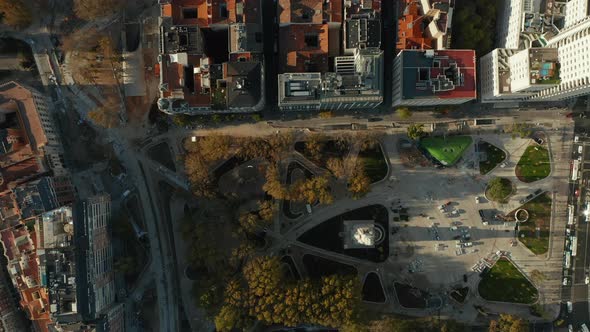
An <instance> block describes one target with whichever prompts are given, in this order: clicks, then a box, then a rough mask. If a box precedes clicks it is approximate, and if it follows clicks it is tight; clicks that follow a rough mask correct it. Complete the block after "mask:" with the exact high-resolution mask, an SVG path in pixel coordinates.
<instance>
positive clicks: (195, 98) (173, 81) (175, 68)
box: [161, 55, 211, 106]
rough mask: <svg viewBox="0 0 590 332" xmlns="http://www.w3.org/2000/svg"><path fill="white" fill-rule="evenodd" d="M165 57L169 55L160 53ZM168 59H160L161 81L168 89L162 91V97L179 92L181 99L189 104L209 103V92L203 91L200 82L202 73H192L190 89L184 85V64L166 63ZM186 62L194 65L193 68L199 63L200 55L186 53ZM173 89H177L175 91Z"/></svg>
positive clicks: (203, 104)
mask: <svg viewBox="0 0 590 332" xmlns="http://www.w3.org/2000/svg"><path fill="white" fill-rule="evenodd" d="M162 56H163V57H165V58H169V57H170V56H169V55H162ZM167 62H169V61H168V60H166V59H164V60H163V61H162V64H161V65H162V67H163V69H164V70H163V71H162V74H163V77H162V82H166V83H168V91H167V92H164V93H163V95H164V97H171V96H173V95H174V94H177V93H181V94H182V95H183V97H182V98H183V99H184V100H185V101H187V102H188V103H189V105H191V106H207V105H209V104H211V93H210V92H205V90H204V89H203V86H202V85H203V84H202V80H203V77H202V74H201V73H194V74H193V78H194V89H193V90H192V91H191V90H189V89H187V88H186V87H185V85H184V82H185V69H184V65H182V64H180V63H167ZM188 63H191V64H193V65H194V67H195V68H197V67H199V66H200V64H201V57H199V56H195V55H188ZM174 90H177V92H175V91H174Z"/></svg>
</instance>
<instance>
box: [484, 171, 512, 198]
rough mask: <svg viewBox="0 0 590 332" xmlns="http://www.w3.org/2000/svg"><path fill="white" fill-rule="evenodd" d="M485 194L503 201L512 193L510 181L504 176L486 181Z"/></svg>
mask: <svg viewBox="0 0 590 332" xmlns="http://www.w3.org/2000/svg"><path fill="white" fill-rule="evenodd" d="M486 193H487V196H488V197H489V198H490V199H491V200H493V201H497V202H504V201H505V200H506V198H507V197H508V196H509V195H510V194H511V193H512V182H510V180H508V179H506V178H501V177H495V178H493V179H491V180H490V181H489V182H488V187H487V190H486Z"/></svg>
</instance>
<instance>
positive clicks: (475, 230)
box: [389, 134, 552, 289]
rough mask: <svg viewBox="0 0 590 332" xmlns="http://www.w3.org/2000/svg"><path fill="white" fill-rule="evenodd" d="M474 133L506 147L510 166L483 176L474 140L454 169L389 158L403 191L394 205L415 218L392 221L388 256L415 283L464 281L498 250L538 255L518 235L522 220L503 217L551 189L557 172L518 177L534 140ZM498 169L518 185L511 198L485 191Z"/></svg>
mask: <svg viewBox="0 0 590 332" xmlns="http://www.w3.org/2000/svg"><path fill="white" fill-rule="evenodd" d="M472 137H473V139H474V142H477V141H478V140H479V139H483V140H485V141H487V142H489V143H491V144H494V145H495V146H497V147H500V148H502V149H503V150H504V151H505V152H506V153H507V160H506V162H505V163H504V165H502V166H498V167H496V168H495V169H494V170H493V171H491V172H490V173H488V174H487V175H483V176H482V175H480V173H479V170H478V169H477V158H478V155H477V154H476V152H475V148H474V146H475V144H472V146H471V147H470V148H469V150H468V151H467V152H466V153H465V154H464V157H463V159H462V160H460V161H459V163H458V164H457V167H452V168H444V169H433V168H414V169H410V168H405V167H403V166H401V164H399V162H397V161H396V160H395V159H394V158H395V156H393V157H390V161H391V164H392V167H393V168H394V171H393V172H392V173H391V174H396V181H395V184H393V186H392V188H394V192H395V193H397V194H396V195H395V197H393V200H392V203H391V206H390V208H391V209H392V210H398V211H399V210H401V211H403V212H405V213H407V215H408V221H403V219H404V218H401V219H402V221H392V225H391V227H392V228H393V229H394V232H395V234H394V235H393V237H392V241H391V242H390V245H391V257H390V259H389V260H390V263H391V264H392V265H393V266H394V270H395V271H399V272H401V273H402V275H403V276H405V277H406V278H407V279H408V280H410V279H412V280H414V285H415V286H419V287H425V288H431V289H432V288H439V287H445V286H448V285H449V284H452V283H455V282H458V281H460V280H462V279H463V275H464V274H468V273H470V272H478V270H481V268H482V266H483V265H482V264H483V263H482V262H484V259H485V258H488V257H489V256H490V255H493V254H494V253H496V252H497V251H505V252H510V255H511V256H513V257H515V258H518V257H519V256H523V257H527V258H529V257H530V256H531V254H532V253H531V252H530V251H529V250H528V249H526V248H525V247H524V246H523V245H522V244H520V243H518V241H515V230H514V228H515V223H514V222H506V223H505V222H504V221H502V220H501V216H502V215H503V214H505V213H508V212H510V211H513V210H515V209H517V208H518V207H520V206H521V205H522V204H523V203H525V202H526V201H529V200H530V199H532V198H534V197H536V195H538V194H541V193H543V192H546V191H548V190H550V189H551V185H552V182H551V177H548V178H546V179H544V180H540V181H537V182H534V183H530V184H527V183H523V182H521V181H519V180H518V179H517V178H516V176H515V171H514V170H515V166H516V164H517V162H518V160H519V159H520V156H521V155H522V153H523V152H524V150H525V149H526V147H527V146H528V145H529V143H531V140H530V139H520V138H515V139H513V138H512V137H511V136H510V135H508V134H506V135H481V136H472ZM495 176H501V177H505V178H508V179H509V180H511V181H512V183H513V184H514V185H515V187H516V192H515V193H514V194H513V195H512V196H511V197H510V198H509V200H508V202H507V203H506V204H499V203H496V202H492V201H489V200H488V199H486V198H485V196H484V191H485V187H486V183H487V182H488V180H489V179H491V178H493V177H495ZM394 212H396V211H394ZM540 256H543V257H539V258H538V259H539V260H543V259H544V255H540ZM416 274H420V275H423V276H424V278H416ZM416 283H419V284H416Z"/></svg>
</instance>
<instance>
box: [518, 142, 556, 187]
mask: <svg viewBox="0 0 590 332" xmlns="http://www.w3.org/2000/svg"><path fill="white" fill-rule="evenodd" d="M514 172H515V174H516V177H517V178H518V179H519V180H520V181H522V182H524V183H531V182H535V181H539V180H542V179H544V178H546V177H548V176H549V174H550V173H551V161H550V160H549V150H547V148H546V147H544V146H540V145H537V144H534V145H529V146H528V147H527V148H526V150H525V151H524V153H523V154H522V156H521V157H520V160H519V161H518V164H516V169H515V170H514Z"/></svg>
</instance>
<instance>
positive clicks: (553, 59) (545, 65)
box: [528, 48, 560, 84]
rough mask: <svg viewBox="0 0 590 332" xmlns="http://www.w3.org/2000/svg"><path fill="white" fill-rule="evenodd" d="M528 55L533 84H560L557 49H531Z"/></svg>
mask: <svg viewBox="0 0 590 332" xmlns="http://www.w3.org/2000/svg"><path fill="white" fill-rule="evenodd" d="M528 53H529V70H530V72H529V80H530V83H531V84H558V83H559V82H560V79H559V58H558V55H557V48H530V49H529V52H528Z"/></svg>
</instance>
